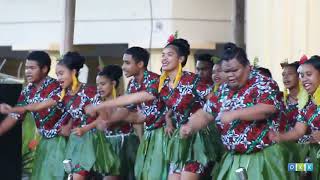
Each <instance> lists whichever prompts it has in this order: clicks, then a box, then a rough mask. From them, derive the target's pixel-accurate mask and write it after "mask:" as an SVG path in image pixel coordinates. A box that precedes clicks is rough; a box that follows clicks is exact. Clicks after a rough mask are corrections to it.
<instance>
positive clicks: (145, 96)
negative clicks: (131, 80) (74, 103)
mask: <svg viewBox="0 0 320 180" xmlns="http://www.w3.org/2000/svg"><path fill="white" fill-rule="evenodd" d="M154 99H155V97H154V96H153V95H151V94H149V93H147V92H146V91H142V92H137V93H133V94H128V95H123V96H120V97H118V98H116V99H114V100H109V101H105V102H103V103H101V104H99V105H97V106H93V105H91V106H89V107H88V108H86V112H87V114H90V115H91V116H93V115H95V114H96V112H97V111H99V110H102V109H104V108H108V107H109V108H110V107H122V106H126V105H129V104H138V103H142V102H147V101H151V100H154Z"/></svg>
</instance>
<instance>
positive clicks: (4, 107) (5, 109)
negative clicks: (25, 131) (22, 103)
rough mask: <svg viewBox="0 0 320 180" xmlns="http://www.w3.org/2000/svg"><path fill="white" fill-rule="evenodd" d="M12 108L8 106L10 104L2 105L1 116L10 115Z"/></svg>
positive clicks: (0, 106) (0, 105) (0, 107)
mask: <svg viewBox="0 0 320 180" xmlns="http://www.w3.org/2000/svg"><path fill="white" fill-rule="evenodd" d="M11 108H12V107H11V106H10V105H8V104H5V103H3V104H0V113H1V114H9V113H10V110H11Z"/></svg>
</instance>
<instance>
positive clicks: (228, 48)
mask: <svg viewBox="0 0 320 180" xmlns="http://www.w3.org/2000/svg"><path fill="white" fill-rule="evenodd" d="M231 59H237V61H238V62H239V63H240V64H242V65H243V66H247V65H250V62H249V60H248V58H247V53H246V52H245V51H244V50H243V49H242V48H240V47H238V46H237V45H235V44H234V43H227V44H225V45H224V48H223V53H222V57H221V61H229V60H231Z"/></svg>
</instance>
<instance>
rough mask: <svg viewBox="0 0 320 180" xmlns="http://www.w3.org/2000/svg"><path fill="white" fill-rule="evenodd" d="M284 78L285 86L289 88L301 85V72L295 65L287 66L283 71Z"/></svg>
mask: <svg viewBox="0 0 320 180" xmlns="http://www.w3.org/2000/svg"><path fill="white" fill-rule="evenodd" d="M282 80H283V84H284V87H285V88H287V89H293V88H296V87H298V85H299V74H298V73H297V71H296V69H295V67H292V66H285V67H284V68H283V72H282Z"/></svg>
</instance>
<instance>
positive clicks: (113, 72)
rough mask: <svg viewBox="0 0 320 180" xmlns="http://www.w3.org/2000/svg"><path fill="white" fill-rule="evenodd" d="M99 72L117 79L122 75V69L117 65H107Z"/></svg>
mask: <svg viewBox="0 0 320 180" xmlns="http://www.w3.org/2000/svg"><path fill="white" fill-rule="evenodd" d="M100 74H103V75H106V76H108V77H109V78H111V79H112V80H116V81H118V80H119V79H120V78H121V77H122V69H121V67H120V66H118V65H108V66H106V67H104V68H103V70H102V71H101V73H100Z"/></svg>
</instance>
